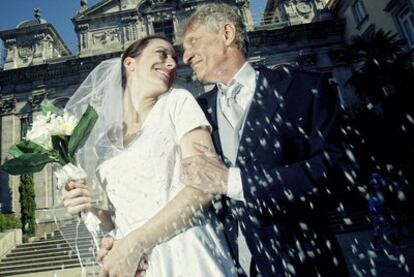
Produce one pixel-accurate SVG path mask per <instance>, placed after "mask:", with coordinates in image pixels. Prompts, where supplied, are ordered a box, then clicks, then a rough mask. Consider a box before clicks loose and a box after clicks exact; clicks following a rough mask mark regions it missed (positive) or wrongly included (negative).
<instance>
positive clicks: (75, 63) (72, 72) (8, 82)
mask: <svg viewBox="0 0 414 277" xmlns="http://www.w3.org/2000/svg"><path fill="white" fill-rule="evenodd" d="M119 56H120V53H110V54H105V55H99V56H90V57H84V58H78V57H70V58H67V59H65V60H63V59H61V61H60V62H58V63H45V64H40V65H36V66H30V67H23V68H17V69H10V70H4V71H0V86H1V87H2V90H1V92H0V93H1V95H11V94H14V95H19V94H27V92H28V91H33V89H34V88H37V89H38V87H39V85H37V83H42V84H43V85H46V86H47V87H48V88H51V87H52V88H53V86H57V85H56V84H55V85H47V83H48V82H53V81H56V80H58V79H67V80H70V79H71V78H73V79H74V80H75V81H74V84H76V85H78V84H79V80H78V79H79V77H80V76H81V74H87V73H89V72H90V71H91V70H92V69H93V68H94V67H95V66H96V65H98V64H99V63H100V62H101V61H102V60H105V59H110V58H113V57H119Z"/></svg>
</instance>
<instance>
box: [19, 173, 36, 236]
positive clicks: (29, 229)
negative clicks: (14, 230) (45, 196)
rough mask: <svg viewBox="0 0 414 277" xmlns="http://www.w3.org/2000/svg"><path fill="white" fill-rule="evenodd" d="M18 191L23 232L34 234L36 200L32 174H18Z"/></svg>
mask: <svg viewBox="0 0 414 277" xmlns="http://www.w3.org/2000/svg"><path fill="white" fill-rule="evenodd" d="M19 192H20V205H21V214H22V215H21V222H22V227H23V233H24V234H26V235H29V236H30V235H34V233H35V231H36V221H35V210H36V201H35V192H34V182H33V175H32V174H23V175H21V176H20V187H19Z"/></svg>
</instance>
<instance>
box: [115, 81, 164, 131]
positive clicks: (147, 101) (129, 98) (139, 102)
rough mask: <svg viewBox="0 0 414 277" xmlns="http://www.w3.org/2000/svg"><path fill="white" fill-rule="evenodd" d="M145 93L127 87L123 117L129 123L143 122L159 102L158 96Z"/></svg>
mask: <svg viewBox="0 0 414 277" xmlns="http://www.w3.org/2000/svg"><path fill="white" fill-rule="evenodd" d="M144 95H145V93H141V92H138V91H133V90H131V89H130V88H128V87H127V88H126V89H125V92H124V97H123V106H124V110H123V111H124V112H123V119H124V122H125V123H126V124H127V125H129V124H134V123H138V124H139V123H142V122H143V121H144V120H145V118H146V116H147V115H148V113H149V112H150V111H151V109H152V107H154V105H155V102H157V98H156V97H145V96H144Z"/></svg>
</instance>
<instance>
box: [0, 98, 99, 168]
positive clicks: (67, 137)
mask: <svg viewBox="0 0 414 277" xmlns="http://www.w3.org/2000/svg"><path fill="white" fill-rule="evenodd" d="M41 107H42V112H43V114H42V115H39V116H37V117H36V118H35V120H34V121H33V124H32V126H31V128H30V130H29V131H28V132H27V134H26V137H25V138H24V139H23V140H22V141H20V142H19V143H17V144H14V145H12V146H11V147H10V149H9V154H10V155H11V156H12V157H13V158H11V159H9V160H7V161H5V163H4V164H2V165H1V166H0V169H1V170H3V171H5V172H7V173H9V174H11V175H21V174H25V173H34V172H38V171H41V170H42V169H43V168H44V166H45V165H46V164H48V163H57V164H59V165H60V166H61V167H63V166H65V165H67V164H73V165H76V159H75V154H76V151H77V150H78V149H79V148H81V147H82V146H83V145H84V144H85V142H86V140H87V139H88V136H89V134H90V132H91V131H92V128H93V126H94V125H95V123H96V120H97V119H98V114H97V113H96V111H95V110H94V108H93V107H92V106H88V107H87V109H86V111H85V113H84V114H83V115H82V117H81V118H80V120H78V119H77V118H76V117H74V116H73V115H71V114H69V113H67V112H65V111H61V110H59V109H58V108H56V107H55V106H54V105H53V104H52V103H51V102H50V101H48V100H43V101H42V103H41Z"/></svg>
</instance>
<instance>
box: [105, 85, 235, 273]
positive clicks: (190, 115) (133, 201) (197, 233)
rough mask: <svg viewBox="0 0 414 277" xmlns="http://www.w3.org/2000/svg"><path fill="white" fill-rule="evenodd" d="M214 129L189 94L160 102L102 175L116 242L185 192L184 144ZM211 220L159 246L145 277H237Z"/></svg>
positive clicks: (177, 94)
mask: <svg viewBox="0 0 414 277" xmlns="http://www.w3.org/2000/svg"><path fill="white" fill-rule="evenodd" d="M200 126H209V123H208V121H207V120H206V118H205V116H204V114H203V112H202V110H201V109H200V107H199V106H198V104H197V102H196V101H195V99H194V98H193V96H192V95H191V94H190V93H189V92H188V91H186V90H183V89H173V90H172V91H171V92H168V93H165V94H164V95H162V96H160V97H159V98H158V101H157V103H156V104H155V106H154V107H153V109H152V110H151V112H150V114H149V115H148V116H147V119H146V121H145V122H144V124H143V126H142V128H141V131H140V132H139V133H138V134H137V136H136V138H135V139H134V140H133V141H132V142H131V143H130V144H129V145H128V146H127V147H125V149H124V150H123V151H121V152H120V153H119V154H117V155H116V156H114V157H113V158H111V159H109V160H107V161H105V162H103V163H102V164H101V165H100V166H99V168H98V170H99V174H100V176H101V178H102V179H103V180H104V181H105V182H104V183H106V191H107V195H108V197H109V199H110V201H111V202H112V204H113V207H114V209H115V224H116V237H117V238H118V239H119V238H122V237H124V236H126V235H127V234H128V233H129V232H131V231H133V230H134V229H136V228H138V227H139V226H141V225H142V224H144V223H145V222H146V221H147V220H148V219H150V218H151V217H152V216H153V215H155V214H156V213H157V212H158V211H159V210H160V209H161V208H163V207H164V206H165V205H166V203H167V202H168V201H169V200H170V199H171V198H172V197H174V195H175V194H176V193H177V192H179V191H180V190H181V189H182V188H183V184H182V183H181V182H180V171H181V165H180V159H181V157H180V144H179V142H180V139H181V138H182V137H183V135H184V134H186V133H187V132H189V131H191V130H193V129H194V128H197V127H200ZM206 215H208V216H209V218H210V220H208V221H207V220H206V219H204V220H201V222H200V224H198V225H197V226H195V227H192V228H190V229H188V230H187V231H185V232H183V233H181V234H179V235H177V236H176V237H174V238H172V239H171V240H169V241H168V242H165V243H163V244H160V245H158V246H156V247H155V248H154V249H153V250H152V252H151V253H149V269H148V270H147V272H146V276H157V277H162V276H177V277H178V276H205V277H211V276H236V271H235V269H234V266H233V262H232V259H231V257H230V254H229V250H228V246H227V243H226V241H225V238H224V234H223V232H222V226H220V223H219V222H218V220H217V219H216V218H215V216H213V215H212V214H209V212H206Z"/></svg>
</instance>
